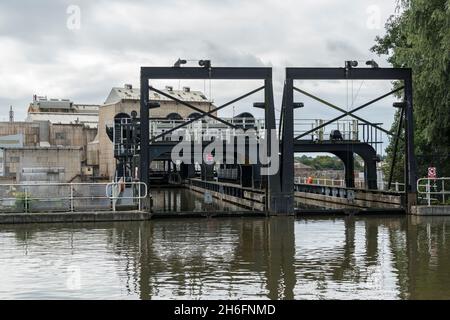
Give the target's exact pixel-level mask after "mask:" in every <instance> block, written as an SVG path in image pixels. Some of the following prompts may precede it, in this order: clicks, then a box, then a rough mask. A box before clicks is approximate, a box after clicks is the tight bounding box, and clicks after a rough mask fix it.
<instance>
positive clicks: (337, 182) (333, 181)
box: [294, 177, 405, 192]
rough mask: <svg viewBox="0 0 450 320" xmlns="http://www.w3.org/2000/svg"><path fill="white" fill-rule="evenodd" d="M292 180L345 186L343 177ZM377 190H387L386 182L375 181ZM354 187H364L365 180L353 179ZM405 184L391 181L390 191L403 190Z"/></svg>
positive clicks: (301, 182)
mask: <svg viewBox="0 0 450 320" xmlns="http://www.w3.org/2000/svg"><path fill="white" fill-rule="evenodd" d="M294 182H295V183H296V184H314V185H319V186H331V187H345V180H343V179H329V178H312V180H311V179H308V178H306V177H295V179H294ZM377 187H378V190H388V183H387V182H386V181H378V182H377ZM355 188H356V189H364V188H365V181H364V180H362V179H355ZM404 188H405V184H404V183H400V182H393V183H392V185H391V189H390V191H395V192H403V191H404V190H405V189H404Z"/></svg>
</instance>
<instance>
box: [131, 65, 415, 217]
mask: <svg viewBox="0 0 450 320" xmlns="http://www.w3.org/2000/svg"><path fill="white" fill-rule="evenodd" d="M206 61H208V60H206ZM158 79H167V80H173V79H176V80H183V79H185V80H187V79H189V80H193V79H201V80H262V81H263V82H264V85H263V86H261V87H258V88H256V89H254V90H251V91H249V92H247V93H245V94H243V95H241V96H239V97H237V98H235V99H233V100H231V101H229V102H227V103H224V104H222V105H220V106H218V107H216V108H214V109H213V110H210V111H203V110H201V109H199V108H197V107H196V106H194V105H193V104H191V103H189V102H186V101H182V100H180V99H178V98H176V97H174V96H172V95H170V94H167V93H165V92H163V91H161V90H158V89H156V88H154V87H152V86H150V85H149V80H158ZM295 80H399V81H401V82H402V86H400V87H398V88H396V89H394V90H392V91H390V92H388V93H386V94H383V95H381V96H379V97H377V98H375V99H373V100H371V101H369V102H367V103H364V104H362V105H360V106H358V107H356V108H353V109H352V110H345V109H343V108H341V107H339V106H337V105H335V104H333V103H331V102H329V101H326V100H324V99H322V98H320V97H317V96H315V95H313V94H311V93H309V92H307V91H305V90H303V89H301V88H297V87H295V86H294V81H295ZM140 81H141V86H140V90H141V96H140V119H141V121H140V124H139V126H140V128H139V129H140V130H139V131H140V148H139V150H140V160H139V161H140V162H139V168H140V169H139V176H140V181H141V182H144V183H145V184H146V185H148V186H150V178H149V177H150V171H149V167H150V162H151V161H152V160H153V159H155V157H156V155H158V154H160V153H161V152H162V151H161V150H162V149H161V148H165V149H164V150H165V152H167V150H170V148H172V147H173V142H167V141H161V138H164V137H165V136H167V135H170V134H171V133H173V132H174V131H176V130H178V129H181V128H184V127H186V126H189V125H190V124H191V123H193V122H195V121H198V120H200V119H202V118H204V117H210V118H212V119H214V120H216V121H218V122H220V123H222V124H224V125H225V126H227V127H229V128H234V129H235V128H236V125H235V124H234V123H232V122H230V121H228V120H225V119H223V118H221V117H218V116H216V115H215V113H216V112H217V111H219V110H222V109H224V108H225V107H227V106H230V105H232V104H233V103H235V102H237V101H240V100H242V99H244V98H246V97H249V96H251V95H252V94H254V93H257V92H259V91H262V90H264V102H263V103H255V104H254V107H262V108H264V111H265V112H264V115H265V117H264V126H265V128H266V129H267V130H275V129H276V122H275V108H274V98H273V87H272V69H271V68H224V67H211V64H210V63H206V64H204V65H203V67H181V66H180V65H178V66H174V67H142V68H141V77H140ZM402 90H403V92H404V103H402V111H401V120H400V124H399V128H398V131H397V132H396V133H393V132H391V131H389V130H386V129H384V128H382V127H381V126H380V124H379V123H374V122H371V121H369V120H367V119H364V118H362V117H360V116H357V115H355V112H357V111H359V110H362V109H364V108H366V107H368V106H370V105H373V104H374V103H375V102H377V101H380V100H382V99H383V98H386V97H388V96H390V95H392V94H395V93H397V92H400V91H402ZM149 91H154V92H156V93H158V94H159V95H162V96H165V97H166V98H168V99H171V100H173V101H175V102H177V103H179V104H181V105H184V106H186V107H188V108H190V109H193V110H194V111H196V112H198V113H199V117H197V118H195V119H189V120H187V121H184V122H182V123H180V124H179V125H176V126H174V127H172V128H170V129H169V130H166V131H165V132H162V133H159V134H157V135H156V136H153V137H150V125H149V121H148V120H147V119H149V118H150V113H151V109H152V108H154V107H157V106H156V103H155V102H154V101H151V100H150V99H149ZM294 92H299V93H301V94H303V95H305V96H308V97H309V98H312V99H314V100H316V101H318V102H320V103H322V104H325V105H327V106H328V107H330V108H333V109H334V110H337V111H340V112H341V113H342V114H341V115H339V116H337V117H335V118H334V119H331V120H329V121H325V122H321V123H320V124H318V125H317V126H315V127H313V128H311V129H310V130H307V131H305V132H302V133H300V134H298V135H295V129H294V109H296V108H300V107H302V106H303V104H301V103H295V102H294ZM346 116H349V117H352V118H354V119H356V120H357V121H358V122H361V123H362V124H363V125H364V126H367V127H371V128H374V129H375V130H379V131H381V132H384V133H385V134H387V135H390V136H394V138H395V146H396V147H395V149H397V146H398V143H399V142H400V141H401V140H403V142H404V144H405V150H406V154H405V168H404V169H405V186H406V187H405V196H406V199H407V202H406V206H407V209H409V208H410V206H411V205H412V204H413V203H414V202H415V200H416V192H417V190H416V189H417V187H416V180H417V179H416V160H415V156H414V138H413V130H414V128H413V101H412V77H411V69H407V68H353V67H352V66H351V64H348V63H346V66H345V67H344V68H286V80H285V83H284V89H283V99H282V107H281V114H280V123H279V128H278V129H279V139H280V141H279V143H280V154H279V157H280V169H279V171H278V172H277V173H276V174H274V175H269V176H268V177H267V184H266V209H267V211H268V212H270V213H274V214H278V213H285V214H292V213H293V212H294V153H295V152H331V153H334V154H335V155H336V156H338V157H339V158H340V159H341V160H342V161H343V162H344V164H345V168H346V177H345V181H346V186H347V187H350V188H353V187H354V177H353V176H352V175H353V169H354V163H353V161H354V160H353V154H354V153H357V154H359V155H361V156H362V158H363V159H364V161H365V163H366V166H365V167H366V168H365V171H366V172H365V175H366V179H365V180H366V183H367V184H366V188H368V189H376V188H377V180H376V158H377V154H376V150H374V149H373V147H372V146H371V145H370V143H363V142H355V141H339V142H338V143H336V142H333V141H321V143H320V144H318V143H314V141H306V140H304V139H301V138H303V137H305V136H308V135H310V134H311V133H313V132H316V131H318V130H320V129H322V128H324V127H325V126H327V125H329V124H331V123H334V122H336V121H339V120H340V119H342V118H344V117H346ZM403 118H404V126H405V138H404V139H401V138H400V133H401V126H402V122H403ZM144 119H145V120H144ZM163 140H164V139H163ZM267 142H268V146H267V152H268V155H270V154H271V149H272V148H271V145H270V139H268V141H267ZM206 144H207V143H206ZM350 144H351V150H350V149H349V147H348V145H350ZM203 147H204V146H203ZM394 157H395V155H394ZM394 159H395V158H394ZM394 161H395V160H394ZM389 180H390V181H391V180H392V179H391V178H390V179H389Z"/></svg>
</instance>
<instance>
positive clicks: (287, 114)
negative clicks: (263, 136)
mask: <svg viewBox="0 0 450 320" xmlns="http://www.w3.org/2000/svg"><path fill="white" fill-rule="evenodd" d="M282 108H283V113H284V116H283V123H282V124H281V123H280V126H281V125H282V126H283V128H282V144H281V159H280V165H281V168H280V169H281V181H280V182H281V192H282V194H283V198H284V203H285V210H286V213H288V214H292V213H293V212H294V175H295V171H294V80H293V79H292V78H289V77H288V76H287V75H286V82H285V84H284V105H283V106H282Z"/></svg>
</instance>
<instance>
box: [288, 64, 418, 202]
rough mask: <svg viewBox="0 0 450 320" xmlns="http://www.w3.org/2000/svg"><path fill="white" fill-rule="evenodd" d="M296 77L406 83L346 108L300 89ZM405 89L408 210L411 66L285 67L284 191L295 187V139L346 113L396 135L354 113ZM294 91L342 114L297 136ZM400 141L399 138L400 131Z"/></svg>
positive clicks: (412, 195)
mask: <svg viewBox="0 0 450 320" xmlns="http://www.w3.org/2000/svg"><path fill="white" fill-rule="evenodd" d="M294 80H400V81H402V82H403V86H402V87H399V88H397V89H395V90H392V91H391V92H389V93H387V94H384V95H382V96H380V97H378V98H376V99H374V100H372V101H369V102H367V103H365V104H363V105H361V106H359V107H357V108H355V109H353V110H350V111H345V110H343V109H341V108H339V107H337V106H335V105H333V104H331V103H329V102H327V101H325V100H323V99H320V98H318V97H315V96H313V95H311V94H309V93H307V92H305V91H303V90H301V89H298V88H296V87H294ZM401 90H403V91H404V100H405V103H406V105H405V110H404V117H405V139H404V143H405V150H406V152H405V158H406V159H405V195H406V197H407V202H406V203H407V206H408V207H407V209H408V210H409V208H410V206H411V205H412V204H413V203H414V202H415V200H416V192H417V190H416V188H417V187H416V181H417V172H416V158H415V154H414V135H413V133H414V127H413V125H414V120H413V93H412V73H411V69H409V68H349V67H346V68H286V81H285V84H284V90H283V101H282V110H281V117H280V118H281V119H282V124H280V125H282V130H281V132H282V157H283V159H282V163H283V164H285V163H286V164H287V165H283V167H282V168H283V171H282V173H281V177H280V178H281V181H283V185H282V192H283V191H284V192H288V191H289V190H293V189H294V188H293V187H294V181H293V177H294V166H293V162H294V159H293V157H294V152H293V151H294V140H298V139H300V138H301V137H302V136H304V135H307V134H309V133H311V132H313V131H315V130H317V129H320V128H321V127H324V126H325V125H328V124H330V123H332V122H334V121H336V120H339V119H341V118H343V117H345V116H352V117H354V118H356V119H358V120H360V121H362V122H364V123H366V124H368V125H370V126H372V127H374V128H377V129H379V130H381V131H383V132H385V133H387V134H389V135H394V134H393V133H391V132H390V131H388V130H385V129H383V128H381V127H379V126H378V125H377V124H374V123H371V122H369V121H367V120H365V119H363V118H360V117H357V116H355V115H354V114H353V113H354V112H356V111H358V110H361V109H363V108H365V107H367V106H369V105H371V104H373V103H374V102H376V101H379V100H381V99H383V98H385V97H387V96H389V95H391V94H394V93H396V92H399V91H401ZM294 91H297V92H300V93H303V94H306V95H307V96H309V97H311V98H313V99H315V100H317V101H319V102H322V103H324V104H325V105H328V106H330V107H332V108H334V109H336V110H339V111H341V112H343V114H342V115H340V116H338V117H336V118H334V119H332V120H330V121H328V122H326V123H324V124H322V125H320V126H318V127H316V128H313V129H311V131H310V132H307V133H304V134H302V135H299V136H297V137H294V136H293V132H294ZM396 139H397V140H398V139H400V137H399V134H397V138H396Z"/></svg>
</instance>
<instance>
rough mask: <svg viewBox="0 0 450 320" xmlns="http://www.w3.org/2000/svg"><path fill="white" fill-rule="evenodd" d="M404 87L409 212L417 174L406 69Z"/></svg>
mask: <svg viewBox="0 0 450 320" xmlns="http://www.w3.org/2000/svg"><path fill="white" fill-rule="evenodd" d="M404 85H405V100H406V110H405V144H406V145H405V158H406V160H407V161H405V162H406V163H405V171H406V172H405V195H406V200H407V202H406V203H407V210H408V212H411V206H413V205H414V204H415V203H416V196H417V185H416V181H417V172H416V157H415V154H414V117H413V87H412V74H411V69H407V76H406V77H405V79H404Z"/></svg>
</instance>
